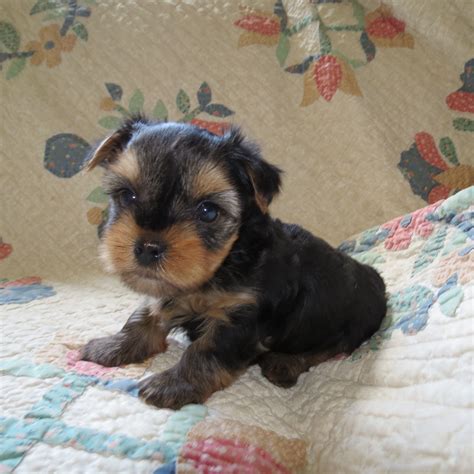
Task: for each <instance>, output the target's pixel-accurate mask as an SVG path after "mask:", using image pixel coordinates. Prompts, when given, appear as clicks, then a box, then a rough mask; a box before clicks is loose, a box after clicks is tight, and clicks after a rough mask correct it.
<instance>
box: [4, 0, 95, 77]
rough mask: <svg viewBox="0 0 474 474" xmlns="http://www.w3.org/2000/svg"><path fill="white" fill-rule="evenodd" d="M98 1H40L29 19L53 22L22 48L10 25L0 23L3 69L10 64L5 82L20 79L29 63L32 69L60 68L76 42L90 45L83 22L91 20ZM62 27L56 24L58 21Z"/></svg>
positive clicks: (32, 10)
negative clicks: (32, 16) (39, 17)
mask: <svg viewBox="0 0 474 474" xmlns="http://www.w3.org/2000/svg"><path fill="white" fill-rule="evenodd" d="M92 5H95V0H82V3H81V1H78V0H38V1H37V2H36V3H35V4H34V5H33V7H32V8H31V10H30V15H38V14H41V15H42V20H43V21H44V22H48V23H49V22H51V23H49V24H48V25H46V26H43V27H42V28H40V29H39V31H38V37H37V39H35V40H32V41H29V42H28V43H26V45H25V46H24V47H23V48H20V44H21V35H20V33H19V32H18V31H17V30H16V28H15V26H14V25H12V24H11V23H8V22H5V21H0V69H1V68H2V66H3V63H9V65H8V68H7V69H6V72H5V78H6V79H7V80H8V79H12V78H14V77H16V76H18V75H19V74H20V73H21V72H22V71H23V69H24V68H25V66H26V65H27V61H28V59H29V62H30V64H31V65H33V66H39V65H41V64H45V65H46V66H47V67H48V68H53V67H56V66H58V65H59V64H61V61H62V55H63V54H64V53H69V52H70V51H72V50H73V48H74V46H75V44H76V40H77V38H79V39H81V40H82V41H87V39H88V36H89V34H88V31H87V28H86V26H85V25H84V23H83V22H82V21H80V20H79V18H81V20H83V19H86V18H88V17H89V16H90V15H91V13H92V10H91V6H92ZM60 19H61V20H62V23H57V20H60Z"/></svg>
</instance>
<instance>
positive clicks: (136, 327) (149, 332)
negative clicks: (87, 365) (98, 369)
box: [81, 306, 167, 367]
mask: <svg viewBox="0 0 474 474" xmlns="http://www.w3.org/2000/svg"><path fill="white" fill-rule="evenodd" d="M166 336H167V331H166V330H165V329H164V328H163V326H162V324H161V319H160V317H159V315H157V314H154V313H153V311H152V310H151V309H150V308H148V307H146V306H144V307H142V308H139V309H137V310H136V311H135V312H134V313H133V314H132V315H131V316H130V318H129V319H128V321H127V322H126V323H125V326H124V327H123V328H122V329H121V330H120V332H118V333H117V334H115V335H113V336H109V337H101V338H99V339H92V340H91V341H89V342H88V343H87V344H86V345H85V346H84V347H83V348H82V351H81V359H82V360H87V361H90V362H95V363H96V364H100V365H103V366H106V367H116V366H118V365H123V364H132V363H139V362H143V361H144V360H145V359H147V358H148V357H150V356H152V355H154V354H157V353H159V352H164V351H165V350H166V347H167V345H166Z"/></svg>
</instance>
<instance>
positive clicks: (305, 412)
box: [0, 187, 474, 474]
mask: <svg viewBox="0 0 474 474" xmlns="http://www.w3.org/2000/svg"><path fill="white" fill-rule="evenodd" d="M340 248H341V249H342V250H344V251H346V252H348V253H350V254H351V255H352V256H354V257H355V258H356V259H358V260H360V261H362V262H365V263H368V264H371V265H374V266H375V267H376V268H378V270H380V272H381V273H382V274H383V276H384V278H385V280H386V283H387V288H388V295H389V312H388V315H387V317H386V318H385V320H384V322H383V324H382V327H381V328H380V330H379V331H378V332H377V333H376V334H375V335H374V336H373V337H372V338H371V339H370V340H369V341H368V342H367V343H365V344H364V345H363V346H361V347H360V348H359V349H358V350H356V351H355V352H354V353H353V354H350V355H344V354H341V355H340V356H338V357H336V358H335V359H334V360H331V361H328V362H326V363H324V364H321V365H320V366H318V367H314V368H312V369H311V371H310V372H309V373H306V374H303V375H302V376H301V377H300V380H299V382H298V384H297V385H296V386H295V387H294V388H291V389H288V390H285V389H281V388H277V387H275V386H273V385H272V384H271V383H270V382H268V381H267V380H266V379H264V378H263V377H262V376H261V374H260V373H259V370H258V368H257V367H256V366H254V367H251V368H250V369H249V370H248V371H247V373H246V374H244V375H243V376H242V377H241V378H240V379H239V380H238V381H237V382H235V383H234V384H233V385H232V386H231V387H229V388H228V389H226V390H224V391H221V392H218V393H216V394H214V395H213V396H212V397H211V398H210V400H209V401H208V402H207V403H206V404H205V405H188V406H185V407H183V408H182V409H181V410H179V411H171V410H165V409H156V408H154V407H151V406H148V405H146V404H144V403H143V402H141V401H140V400H139V399H138V398H137V381H138V380H139V379H140V378H142V377H144V376H145V375H147V374H148V373H150V372H153V371H157V370H163V369H165V368H167V367H169V366H171V365H172V364H173V363H174V362H176V361H177V359H178V358H179V357H180V354H181V352H182V351H183V348H184V344H185V342H184V341H182V340H180V339H179V338H178V339H171V340H170V349H169V350H168V352H166V353H165V354H160V355H158V356H156V357H155V358H153V359H151V360H148V361H147V362H146V363H144V364H137V365H129V366H123V367H116V368H105V367H101V366H98V365H96V364H93V363H90V362H84V361H80V360H78V348H79V346H80V345H81V344H82V343H83V342H85V341H86V340H88V339H89V338H91V337H93V336H96V335H98V334H102V333H107V332H109V333H112V332H114V331H116V330H118V329H119V327H120V325H121V324H122V323H123V321H125V320H126V319H127V316H128V314H129V312H130V310H131V309H132V308H133V305H134V302H135V301H134V300H135V297H134V296H132V295H129V294H127V292H126V291H125V290H123V289H122V288H120V287H119V286H118V285H117V284H116V283H115V282H114V281H113V280H108V279H107V278H106V277H102V278H100V277H98V278H97V279H96V280H94V281H91V282H89V283H88V284H82V285H77V284H73V283H69V284H56V285H51V284H50V283H49V282H48V281H41V280H40V279H38V278H35V277H25V278H20V279H17V280H13V281H9V280H8V281H7V280H3V281H2V283H1V284H0V305H1V306H0V308H2V311H1V315H2V321H1V324H2V345H1V354H0V370H1V373H2V378H1V386H2V390H1V393H0V397H1V407H2V415H1V417H0V435H1V438H0V472H11V471H15V472H18V473H21V472H24V473H27V472H28V473H29V472H143V473H151V472H155V473H157V474H158V473H173V472H229V473H231V472H235V473H237V472H238V473H241V472H248V473H289V472H308V473H315V472H322V473H323V472H362V471H364V472H381V471H409V472H421V471H423V472H440V471H444V472H447V471H449V472H469V471H470V470H472V468H473V466H474V465H473V457H472V456H473V454H472V450H471V447H472V446H471V444H472V437H473V436H474V431H473V424H472V423H470V422H469V420H471V421H472V416H473V408H474V406H473V397H472V394H473V392H472V377H473V372H472V362H473V355H474V350H473V349H474V344H473V336H474V330H473V328H474V325H473V318H474V304H473V303H474V285H473V282H474V187H471V188H468V189H466V190H464V191H461V192H459V193H458V194H456V195H454V196H452V197H450V198H448V199H447V200H445V201H438V202H436V203H434V204H432V205H430V206H428V207H425V208H422V209H420V210H418V211H415V212H413V213H411V214H407V215H404V216H402V217H399V218H397V219H393V220H391V221H389V222H387V223H386V224H383V225H381V226H378V227H375V228H372V229H370V230H367V231H365V232H363V233H361V234H359V235H357V236H356V237H354V238H353V239H350V240H347V241H345V242H343V243H342V244H341V247H340ZM1 250H2V254H1V256H2V258H3V259H8V258H10V254H11V253H12V252H14V249H13V248H12V247H11V246H10V245H9V244H8V243H6V242H4V243H3V244H2V247H1ZM45 321H47V324H46V323H45Z"/></svg>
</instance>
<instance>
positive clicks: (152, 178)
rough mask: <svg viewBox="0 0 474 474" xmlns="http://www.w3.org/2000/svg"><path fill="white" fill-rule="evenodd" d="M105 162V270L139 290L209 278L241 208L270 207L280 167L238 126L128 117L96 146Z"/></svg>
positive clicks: (164, 290)
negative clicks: (224, 129) (212, 128)
mask: <svg viewBox="0 0 474 474" xmlns="http://www.w3.org/2000/svg"><path fill="white" fill-rule="evenodd" d="M97 165H101V166H103V167H104V168H105V175H104V189H105V191H106V193H107V194H108V195H109V196H110V207H109V216H108V219H107V222H106V223H105V225H104V228H103V230H102V235H101V256H102V258H103V260H104V262H105V264H106V268H107V269H108V270H109V271H111V272H113V273H117V274H118V275H120V277H121V278H122V280H123V281H124V282H125V283H126V284H128V285H129V286H130V287H131V288H133V289H134V290H136V291H138V292H140V293H145V294H148V295H152V296H163V295H173V294H176V293H180V292H185V291H189V290H192V289H196V288H199V287H200V286H201V285H203V284H204V283H206V282H207V281H209V280H210V279H211V278H212V276H213V275H214V273H215V272H216V270H217V269H218V268H219V266H220V265H221V264H222V263H223V261H224V260H225V258H226V256H227V255H228V254H229V252H230V251H231V249H232V246H233V244H234V242H235V241H236V240H237V239H238V237H239V230H240V228H241V226H242V221H243V216H244V215H247V213H248V212H257V213H266V212H267V206H268V204H269V203H270V201H271V200H272V198H273V196H274V195H275V194H276V193H277V192H278V191H279V186H280V177H279V173H280V172H279V170H278V169H277V168H275V167H274V166H272V165H270V164H268V163H266V162H265V161H264V160H262V158H261V157H260V155H259V153H258V150H257V149H256V148H255V147H254V146H253V145H250V144H248V143H246V142H245V141H244V139H243V137H242V136H241V134H240V133H239V131H238V130H235V129H234V130H231V131H230V132H229V133H228V134H226V135H224V136H223V137H218V136H215V135H213V134H211V133H209V132H207V131H204V130H201V129H199V128H196V127H193V126H189V125H184V124H176V123H167V124H163V123H162V124H158V123H152V122H149V121H147V120H146V119H143V118H138V119H133V120H130V121H128V122H126V123H124V125H123V126H122V127H121V128H120V129H118V130H117V131H115V132H114V133H113V134H112V135H110V136H109V137H108V138H106V139H105V140H104V141H103V142H102V143H101V144H100V145H99V146H98V147H97V149H96V150H95V152H94V153H93V155H92V157H91V159H90V161H89V163H88V165H87V166H88V169H92V168H94V167H95V166H97Z"/></svg>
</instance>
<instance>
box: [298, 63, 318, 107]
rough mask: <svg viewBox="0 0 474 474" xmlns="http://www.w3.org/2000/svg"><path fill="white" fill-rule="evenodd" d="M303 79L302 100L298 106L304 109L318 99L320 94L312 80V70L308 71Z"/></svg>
mask: <svg viewBox="0 0 474 474" xmlns="http://www.w3.org/2000/svg"><path fill="white" fill-rule="evenodd" d="M303 77H304V82H303V87H304V89H303V99H302V100H301V104H300V106H301V107H306V106H308V105H310V104H312V103H313V102H315V101H316V100H317V99H319V95H320V94H319V91H318V88H317V87H316V81H315V79H314V68H310V69H308V70H307V71H306V73H305V75H304V76H303Z"/></svg>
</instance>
